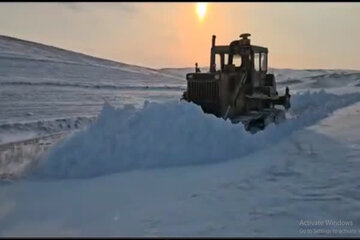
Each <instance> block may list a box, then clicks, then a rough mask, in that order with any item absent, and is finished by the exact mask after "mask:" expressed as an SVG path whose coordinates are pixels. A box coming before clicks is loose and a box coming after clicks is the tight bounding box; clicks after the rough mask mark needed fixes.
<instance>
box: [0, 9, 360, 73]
mask: <svg viewBox="0 0 360 240" xmlns="http://www.w3.org/2000/svg"><path fill="white" fill-rule="evenodd" d="M358 23H360V3H209V4H208V7H207V12H206V15H205V17H204V19H203V20H201V21H200V19H199V17H198V16H197V13H196V3H115V2H114V3H0V29H1V34H3V35H10V36H14V37H19V38H23V39H27V40H32V41H37V42H41V43H45V44H49V45H54V46H58V47H62V48H66V49H71V50H74V51H79V52H83V53H87V54H90V55H95V56H98V57H103V58H108V59H113V60H117V61H121V62H125V63H130V64H137V65H142V66H148V67H154V68H161V67H186V66H191V67H192V66H193V64H194V62H195V61H197V62H199V64H200V65H201V66H206V65H208V64H209V55H210V44H211V35H212V34H216V35H217V44H229V43H230V42H231V41H232V40H234V39H236V38H238V37H239V35H240V34H241V33H243V32H249V33H251V34H252V36H251V40H252V43H254V44H257V45H262V46H265V47H268V48H269V52H270V53H269V65H270V66H272V67H279V68H346V69H360V48H359V47H358V44H359V42H360V28H358V26H357V25H358Z"/></svg>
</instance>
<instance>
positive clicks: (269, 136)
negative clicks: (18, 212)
mask: <svg viewBox="0 0 360 240" xmlns="http://www.w3.org/2000/svg"><path fill="white" fill-rule="evenodd" d="M291 100H292V113H293V114H295V115H296V117H295V118H293V119H289V120H288V121H286V122H284V123H282V124H280V125H270V126H269V127H268V128H267V129H266V130H265V131H262V132H259V133H257V134H255V135H252V134H250V133H248V132H246V131H245V130H244V128H243V126H242V125H241V124H240V125H233V124H231V123H230V122H229V121H223V120H221V119H218V118H216V117H214V116H212V115H208V114H203V112H202V110H201V109H200V108H199V107H198V106H195V105H193V104H189V103H186V102H176V101H171V102H166V103H149V102H145V103H144V106H143V108H142V109H136V108H135V107H134V106H132V105H127V106H125V107H124V108H121V109H115V108H113V107H112V106H110V105H109V104H105V105H104V107H103V109H102V112H101V114H100V116H99V118H98V120H97V121H96V122H95V123H94V124H93V125H91V126H90V127H89V128H87V129H86V130H84V131H81V132H78V133H75V134H73V135H72V136H70V137H69V138H68V139H67V140H66V141H64V142H63V143H61V144H60V145H58V146H56V147H55V148H54V149H53V150H52V151H50V152H49V154H48V156H46V157H45V158H44V159H42V160H41V161H40V165H39V166H38V167H37V168H36V169H35V170H33V172H32V174H31V175H30V176H31V177H35V178H37V177H40V178H42V177H45V178H87V177H96V176H100V175H105V174H109V173H115V172H121V171H126V170H132V169H141V168H158V167H170V166H181V165H194V164H208V163H215V162H220V161H226V160H230V159H234V158H238V157H241V156H243V155H245V154H248V153H250V152H253V151H256V150H259V149H262V148H264V147H265V146H267V145H269V144H272V143H274V142H276V141H278V140H280V139H282V138H284V137H286V136H287V135H289V134H290V133H291V132H293V131H295V130H298V129H301V128H304V127H306V126H309V125H311V124H314V123H315V122H317V121H318V120H320V119H322V118H325V117H326V116H328V114H329V113H331V112H332V111H334V110H336V109H338V108H341V107H344V106H347V105H350V104H352V103H355V102H357V101H359V100H360V94H356V93H353V94H346V95H341V96H338V95H334V94H329V93H326V92H324V91H320V92H315V93H314V92H313V93H310V92H305V93H302V94H296V95H293V96H292V99H291Z"/></svg>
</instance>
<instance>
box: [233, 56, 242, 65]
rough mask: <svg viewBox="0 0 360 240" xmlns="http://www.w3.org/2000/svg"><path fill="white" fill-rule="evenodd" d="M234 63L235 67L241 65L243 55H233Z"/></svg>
mask: <svg viewBox="0 0 360 240" xmlns="http://www.w3.org/2000/svg"><path fill="white" fill-rule="evenodd" d="M233 64H234V65H235V67H241V56H240V55H239V54H234V55H233Z"/></svg>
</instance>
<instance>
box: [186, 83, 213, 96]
mask: <svg viewBox="0 0 360 240" xmlns="http://www.w3.org/2000/svg"><path fill="white" fill-rule="evenodd" d="M188 94H189V98H190V100H216V99H218V97H219V87H218V83H217V81H216V80H191V81H188Z"/></svg>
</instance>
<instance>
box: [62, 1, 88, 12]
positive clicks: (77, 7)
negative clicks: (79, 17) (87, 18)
mask: <svg viewBox="0 0 360 240" xmlns="http://www.w3.org/2000/svg"><path fill="white" fill-rule="evenodd" d="M59 4H61V5H63V6H65V7H67V8H69V9H71V10H73V11H81V10H83V8H82V7H81V6H80V5H79V4H78V3H74V2H59Z"/></svg>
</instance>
